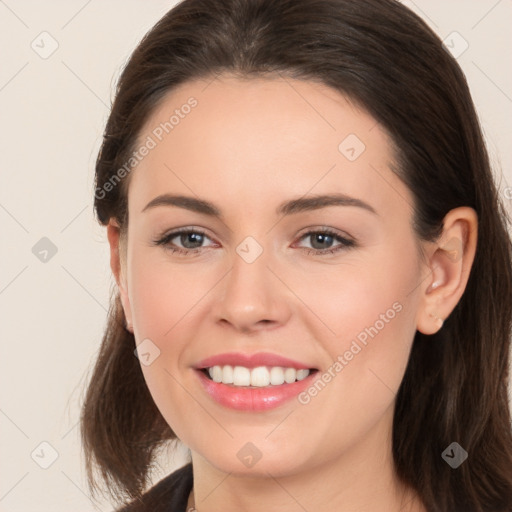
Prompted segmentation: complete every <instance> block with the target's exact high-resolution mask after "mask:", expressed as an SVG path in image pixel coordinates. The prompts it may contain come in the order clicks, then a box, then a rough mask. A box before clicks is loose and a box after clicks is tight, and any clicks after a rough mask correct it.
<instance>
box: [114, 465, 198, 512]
mask: <svg viewBox="0 0 512 512" xmlns="http://www.w3.org/2000/svg"><path fill="white" fill-rule="evenodd" d="M192 480H193V475H192V463H188V464H186V465H185V466H183V467H181V468H179V469H177V470H176V471H174V472H173V473H171V474H170V475H168V476H166V477H165V478H164V479H162V480H160V482H158V483H157V484H155V485H154V486H153V487H151V488H150V489H149V490H147V491H146V492H145V493H144V494H143V495H142V498H141V499H140V500H137V501H132V502H131V503H128V504H127V505H125V506H123V507H122V508H119V509H117V510H116V511H115V512H185V509H186V506H187V500H188V495H189V494H190V490H191V489H192V483H193V482H192Z"/></svg>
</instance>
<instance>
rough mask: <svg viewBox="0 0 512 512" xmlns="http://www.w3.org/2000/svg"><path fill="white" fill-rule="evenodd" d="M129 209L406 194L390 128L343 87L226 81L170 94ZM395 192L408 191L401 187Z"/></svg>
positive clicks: (385, 200)
mask: <svg viewBox="0 0 512 512" xmlns="http://www.w3.org/2000/svg"><path fill="white" fill-rule="evenodd" d="M145 142H146V143H149V144H148V146H149V145H150V146H151V149H150V150H149V151H147V152H146V153H147V154H146V155H145V156H144V158H142V159H141V161H140V162H139V163H138V164H137V166H136V168H135V170H134V171H132V173H133V175H132V176H131V183H130V187H129V204H130V203H131V204H132V205H134V207H136V208H137V209H138V210H139V211H140V209H142V208H143V206H144V204H146V202H147V201H149V200H150V199H152V197H154V196H155V195H157V194H159V193H162V192H173V191H178V190H179V191H181V192H186V193H188V194H190V193H193V194H196V195H201V196H205V195H208V194H213V193H214V191H218V192H222V193H223V197H224V198H225V199H228V198H230V197H231V198H233V199H234V198H236V199H238V201H239V202H240V203H243V204H254V202H256V201H260V202H261V200H262V199H263V198H264V199H265V201H267V200H274V199H275V201H276V202H280V200H281V199H282V197H283V195H286V196H287V197H288V196H300V195H304V194H306V193H308V191H311V192H312V193H325V192H327V191H333V190H334V191H340V192H343V193H347V194H352V195H355V196H362V195H363V196H366V197H371V198H373V200H374V203H375V204H376V208H379V207H380V209H381V210H386V208H388V206H389V201H390V200H392V199H395V200H396V199H397V198H399V197H400V196H401V197H403V194H407V190H405V189H404V185H403V184H402V183H401V182H400V181H399V180H398V178H397V177H396V176H395V175H394V174H393V173H392V172H391V171H390V168H389V166H390V164H391V163H392V161H393V154H392V149H391V147H392V146H391V144H390V139H389V138H388V136H387V134H386V133H385V131H384V130H383V129H382V127H381V126H380V125H379V124H378V123H377V122H376V121H375V119H374V118H373V117H371V116H370V115H369V114H368V113H366V112H365V111H364V110H362V109H360V108H358V107H357V106H356V105H355V104H353V103H352V102H351V101H350V100H349V99H348V98H346V97H345V96H343V95H342V94H341V93H339V92H338V91H335V90H334V89H332V88H330V87H328V86H326V85H324V84H320V83H315V82H309V81H300V80H294V79H291V78H283V77H278V78H272V79H269V78H258V79H238V78H234V77H230V76H220V77H218V78H216V79H209V80H198V81H192V82H186V83H184V84H181V85H180V86H179V87H178V88H176V89H174V90H172V91H171V92H169V93H168V94H167V95H166V96H165V97H164V98H163V100H162V101H161V102H160V104H159V106H158V107H157V108H156V109H155V111H154V112H153V113H152V115H151V116H150V117H149V119H148V120H147V122H146V124H145V126H144V128H143V129H142V130H141V132H140V134H139V146H141V145H142V144H144V143H145ZM397 188H402V191H401V192H400V191H398V190H397Z"/></svg>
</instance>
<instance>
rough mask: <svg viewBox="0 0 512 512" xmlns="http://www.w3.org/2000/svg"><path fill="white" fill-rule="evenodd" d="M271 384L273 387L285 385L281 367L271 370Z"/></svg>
mask: <svg viewBox="0 0 512 512" xmlns="http://www.w3.org/2000/svg"><path fill="white" fill-rule="evenodd" d="M270 384H272V386H279V385H281V384H284V372H283V369H282V368H281V367H279V366H274V367H273V368H272V369H271V370H270Z"/></svg>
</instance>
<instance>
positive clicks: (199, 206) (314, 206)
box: [141, 194, 378, 219]
mask: <svg viewBox="0 0 512 512" xmlns="http://www.w3.org/2000/svg"><path fill="white" fill-rule="evenodd" d="M157 206H176V207H178V208H184V209H186V210H190V211H193V212H197V213H201V214H203V215H208V216H210V217H217V218H219V219H220V218H222V212H221V210H220V209H219V208H218V207H217V206H215V205H214V204H213V203H210V202H209V201H205V200H204V199H198V198H195V197H191V196H183V195H173V194H162V195H159V196H157V197H155V198H154V199H152V200H151V201H150V202H149V203H148V204H147V205H146V206H145V207H144V208H143V210H142V212H145V211H146V210H149V209H151V208H156V207H157ZM328 206H355V207H358V208H362V209H364V210H367V211H369V212H371V213H373V214H375V215H378V213H377V212H376V211H375V209H374V208H373V207H372V206H371V205H369V204H368V203H365V202H364V201H363V200H361V199H357V198H355V197H351V196H348V195H345V194H324V195H315V196H309V197H300V198H297V199H292V200H289V201H285V202H284V203H281V204H280V205H279V206H278V207H277V209H276V215H278V216H279V215H283V216H286V215H293V214H296V213H300V212H305V211H312V210H319V209H321V208H327V207H328ZM142 212H141V213H142Z"/></svg>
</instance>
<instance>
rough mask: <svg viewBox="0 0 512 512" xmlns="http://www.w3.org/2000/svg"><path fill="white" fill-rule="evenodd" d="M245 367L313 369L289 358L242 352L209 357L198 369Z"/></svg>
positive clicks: (198, 365) (270, 354) (200, 363)
mask: <svg viewBox="0 0 512 512" xmlns="http://www.w3.org/2000/svg"><path fill="white" fill-rule="evenodd" d="M228 364H229V365H231V366H245V367H246V368H256V367H258V366H282V367H283V368H296V369H297V370H300V369H304V370H309V369H313V368H314V367H313V366H312V365H308V364H304V363H301V362H300V361H294V360H293V359H288V358H287V357H283V356H280V355H278V354H272V353H270V352H256V353H254V354H243V353H241V352H226V353H224V354H217V355H215V356H211V357H207V358H206V359H203V360H202V361H200V362H199V363H198V364H197V366H196V369H198V370H201V369H204V368H211V367H212V366H225V365H228Z"/></svg>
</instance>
